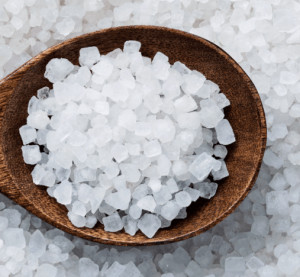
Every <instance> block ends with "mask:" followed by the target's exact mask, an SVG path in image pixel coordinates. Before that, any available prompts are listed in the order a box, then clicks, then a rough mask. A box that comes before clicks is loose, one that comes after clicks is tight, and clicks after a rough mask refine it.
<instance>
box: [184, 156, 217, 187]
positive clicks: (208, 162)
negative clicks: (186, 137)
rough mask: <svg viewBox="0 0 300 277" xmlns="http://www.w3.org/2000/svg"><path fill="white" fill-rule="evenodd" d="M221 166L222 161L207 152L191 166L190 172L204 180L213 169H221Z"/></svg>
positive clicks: (199, 179)
mask: <svg viewBox="0 0 300 277" xmlns="http://www.w3.org/2000/svg"><path fill="white" fill-rule="evenodd" d="M220 168H221V162H220V161H217V160H216V159H214V158H213V157H212V156H210V155H208V154H207V153H202V154H201V155H199V156H198V157H197V158H196V159H195V160H194V161H193V163H192V164H191V165H190V166H189V172H191V173H192V174H193V175H194V176H195V177H196V178H197V180H198V181H203V180H204V179H205V178H207V176H208V175H209V174H210V172H211V171H212V170H219V169H220Z"/></svg>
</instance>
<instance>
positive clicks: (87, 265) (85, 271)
mask: <svg viewBox="0 0 300 277" xmlns="http://www.w3.org/2000/svg"><path fill="white" fill-rule="evenodd" d="M78 268H79V274H80V277H81V276H91V277H97V276H98V274H99V266H98V265H97V264H95V263H94V262H93V261H92V260H91V259H89V258H81V259H80V260H79V265H78Z"/></svg>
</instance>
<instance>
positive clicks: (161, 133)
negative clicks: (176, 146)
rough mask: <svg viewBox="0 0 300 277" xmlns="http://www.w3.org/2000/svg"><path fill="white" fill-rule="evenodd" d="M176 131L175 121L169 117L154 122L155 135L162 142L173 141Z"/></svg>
mask: <svg viewBox="0 0 300 277" xmlns="http://www.w3.org/2000/svg"><path fill="white" fill-rule="evenodd" d="M175 133H176V129H175V126H174V123H173V122H172V121H171V120H170V119H169V118H167V117H166V118H165V119H158V120H156V121H155V122H154V124H153V135H154V136H155V137H156V138H157V139H158V140H160V141H161V142H162V143H165V142H169V141H172V140H173V139H174V137H175Z"/></svg>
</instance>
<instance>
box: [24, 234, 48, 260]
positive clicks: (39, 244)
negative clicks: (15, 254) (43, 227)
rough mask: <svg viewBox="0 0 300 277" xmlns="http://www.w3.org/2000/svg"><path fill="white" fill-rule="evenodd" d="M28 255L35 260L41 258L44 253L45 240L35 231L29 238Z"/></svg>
mask: <svg viewBox="0 0 300 277" xmlns="http://www.w3.org/2000/svg"><path fill="white" fill-rule="evenodd" d="M28 250H29V253H30V254H32V255H34V256H35V257H36V258H39V257H41V256H42V255H43V254H44V253H45V251H46V240H45V237H44V236H43V234H42V233H41V232H40V231H39V230H36V231H35V232H34V233H33V234H32V235H31V237H30V240H29V244H28Z"/></svg>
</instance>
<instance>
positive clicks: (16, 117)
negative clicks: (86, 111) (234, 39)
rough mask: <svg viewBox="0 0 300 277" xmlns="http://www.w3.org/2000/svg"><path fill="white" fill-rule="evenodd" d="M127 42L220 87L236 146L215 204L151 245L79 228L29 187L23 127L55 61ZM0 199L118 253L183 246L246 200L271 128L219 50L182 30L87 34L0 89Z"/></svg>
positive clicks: (202, 205)
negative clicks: (161, 245) (181, 243)
mask: <svg viewBox="0 0 300 277" xmlns="http://www.w3.org/2000/svg"><path fill="white" fill-rule="evenodd" d="M126 40H138V41H140V42H141V43H142V48H141V51H142V54H143V55H145V56H148V57H151V58H152V57H153V56H154V55H155V53H156V52H157V51H161V52H163V53H164V54H166V55H167V56H168V57H169V58H170V62H171V63H174V62H175V61H181V62H183V63H184V64H186V65H187V66H188V67H189V68H192V69H196V70H198V71H200V72H202V73H203V74H204V75H205V76H206V78H207V79H209V80H212V81H213V82H215V83H217V84H218V85H219V86H220V88H221V91H222V92H223V93H225V94H226V96H227V97H228V98H229V100H230V102H231V106H230V107H229V108H226V110H225V113H226V118H227V119H228V120H229V121H230V123H231V125H232V127H233V130H234V133H235V136H236V142H235V143H234V144H233V145H231V146H229V147H228V157H227V158H226V163H227V167H228V170H229V174H230V175H229V177H228V178H226V179H225V180H223V181H220V182H219V188H218V191H217V193H216V195H215V197H213V198H212V199H211V200H209V201H208V200H199V201H197V202H196V203H194V204H193V205H191V206H190V207H189V208H188V211H187V213H188V215H187V218H186V219H183V220H175V221H174V222H172V225H171V227H169V228H167V229H162V230H160V231H158V232H157V233H156V235H155V236H154V238H152V239H148V238H147V237H145V236H144V235H143V234H142V233H141V232H138V233H137V234H136V235H135V236H133V237H131V236H130V235H128V234H126V233H125V232H123V231H121V232H117V233H109V232H105V231H104V229H103V226H102V225H101V224H99V223H98V224H97V225H96V227H95V228H94V229H88V228H76V227H74V226H73V225H72V224H71V223H70V221H69V220H68V217H67V210H66V208H65V207H64V206H62V205H60V204H58V203H57V202H56V201H55V199H54V198H51V197H50V196H49V195H48V194H47V192H46V190H45V189H44V188H43V187H41V186H36V185H35V184H33V182H32V178H31V175H30V173H31V171H32V169H33V167H32V166H29V165H26V164H25V163H24V161H23V158H22V153H21V146H22V141H21V138H20V135H19V128H20V127H21V126H22V125H23V124H25V123H26V117H27V106H28V101H29V99H30V98H31V96H33V95H36V91H37V90H38V89H39V88H41V87H43V86H51V84H50V83H49V82H48V81H47V80H46V79H45V78H44V71H45V66H46V64H47V63H48V62H49V60H51V59H52V58H61V57H63V58H67V59H69V60H70V61H71V62H73V63H74V64H78V55H79V50H80V48H82V47H87V46H97V47H98V48H99V50H100V52H101V54H106V53H108V52H110V51H112V50H114V49H116V48H122V47H123V44H124V42H125V41H126ZM0 126H1V127H0V128H1V136H0V137H1V138H0V143H1V146H2V147H0V170H1V171H0V172H1V173H0V191H1V192H2V193H4V194H5V195H7V196H8V197H9V198H10V199H12V200H14V201H15V202H17V203H18V204H19V205H21V206H23V207H24V208H25V209H27V210H28V211H30V212H32V213H33V214H35V215H36V216H38V217H40V218H41V219H43V220H45V221H46V222H48V223H50V224H52V225H54V226H55V227H57V228H60V229H62V230H64V231H66V232H68V233H71V234H73V235H76V236H79V237H82V238H85V239H89V240H93V241H97V242H101V243H107V244H114V245H151V244H159V243H168V242H174V241H179V240H183V239H187V238H190V237H192V236H195V235H198V234H200V233H201V232H203V231H205V230H207V229H209V228H211V227H212V226H214V225H215V224H217V223H218V222H220V221H221V220H222V219H224V218H225V217H226V216H227V215H228V214H230V213H231V212H232V211H233V210H234V209H235V208H236V207H237V206H238V204H239V203H240V202H241V201H242V200H243V199H244V198H245V196H246V195H247V193H248V192H249V191H250V189H251V188H252V186H253V184H254V182H255V179H256V177H257V174H258V171H259V168H260V165H261V161H262V157H263V153H264V150H265V146H266V121H265V116H264V111H263V107H262V104H261V100H260V98H259V95H258V93H257V91H256V89H255V87H254V85H253V83H252V82H251V80H250V79H249V77H248V76H247V74H246V73H245V72H244V71H243V70H242V69H241V67H240V66H239V65H238V64H237V63H236V62H235V61H234V60H233V59H232V58H231V57H230V56H229V55H228V54H227V53H225V52H224V51H223V50H222V49H220V48H219V47H218V46H216V45H214V44H213V43H211V42H208V41H207V40H205V39H203V38H200V37H197V36H194V35H191V34H188V33H185V32H182V31H178V30H173V29H168V28H163V27H154V26H130V27H118V28H111V29H106V30H102V31H99V32H94V33H89V34H86V35H82V36H79V37H76V38H73V39H69V40H67V41H65V42H63V43H61V44H59V45H56V46H53V47H51V48H49V49H47V50H45V51H44V52H42V53H41V54H39V55H37V56H36V57H34V58H32V59H31V60H30V61H28V62H27V63H25V64H24V65H23V66H21V67H20V68H18V69H17V70H16V71H14V72H13V73H11V74H10V75H9V76H7V77H6V78H4V79H3V80H2V81H0Z"/></svg>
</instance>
